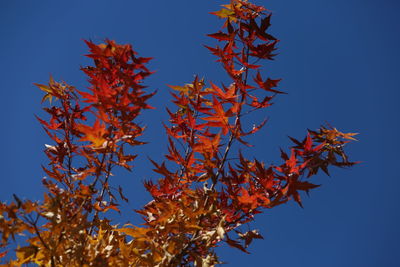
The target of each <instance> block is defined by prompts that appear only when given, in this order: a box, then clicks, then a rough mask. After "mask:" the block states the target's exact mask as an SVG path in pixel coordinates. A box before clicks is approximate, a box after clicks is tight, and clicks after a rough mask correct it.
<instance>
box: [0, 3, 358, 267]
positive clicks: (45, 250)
mask: <svg viewBox="0 0 400 267" xmlns="http://www.w3.org/2000/svg"><path fill="white" fill-rule="evenodd" d="M212 14H214V15H216V16H218V17H219V18H222V19H224V20H225V22H224V26H223V28H222V29H221V30H220V31H218V32H217V33H214V34H210V35H209V36H210V37H212V38H214V39H216V40H217V41H218V44H217V45H215V46H213V47H210V46H207V48H208V49H209V50H210V51H211V53H212V54H214V55H215V56H217V58H218V60H217V61H218V62H220V63H221V64H222V67H223V68H224V70H225V71H226V73H227V75H228V77H229V80H230V82H229V85H224V84H222V85H220V86H218V85H216V84H215V83H212V82H209V86H207V85H206V82H205V81H204V80H203V79H199V78H197V77H196V78H195V79H194V81H193V82H192V83H190V84H186V85H183V86H170V87H171V88H172V89H173V90H174V92H172V93H171V95H172V97H173V101H172V102H173V103H174V104H175V105H176V106H177V108H176V111H171V110H169V109H167V112H168V114H169V116H170V119H169V123H167V124H165V125H164V127H165V129H166V133H167V136H168V140H169V146H168V154H167V155H165V158H166V162H162V163H157V162H154V161H152V162H153V164H154V166H155V168H154V171H155V172H156V173H157V174H158V175H161V177H160V178H159V179H158V181H147V182H145V184H144V186H145V188H146V189H147V190H148V191H149V193H150V194H151V196H152V198H153V200H152V201H151V202H149V203H148V204H147V205H145V206H144V207H143V208H141V209H139V210H137V212H138V213H139V214H141V215H142V216H143V218H144V221H145V223H144V224H143V225H142V226H140V227H137V226H132V225H126V226H124V227H122V228H118V227H117V226H113V225H111V223H110V221H109V220H107V219H106V218H105V213H106V212H107V211H108V210H110V209H113V210H117V211H118V204H117V203H118V200H119V199H120V200H127V199H126V197H125V196H124V195H123V194H122V189H121V188H119V189H118V190H116V191H117V192H118V193H119V196H120V197H119V198H118V199H117V197H115V196H114V194H115V190H113V189H112V187H111V186H109V179H110V176H111V170H112V168H113V167H115V166H122V167H124V168H126V169H128V170H130V169H131V167H132V166H131V165H129V164H130V162H132V161H133V160H134V159H135V157H136V155H130V154H126V153H125V152H124V146H126V145H130V146H137V145H140V144H143V143H142V142H140V141H138V140H137V138H138V137H139V136H140V135H141V134H142V132H143V127H141V126H139V125H138V124H137V123H136V122H135V121H136V117H137V116H138V115H139V114H140V113H141V112H142V110H143V109H147V108H151V107H150V106H149V105H147V104H146V101H147V99H148V98H150V97H151V96H152V94H145V93H144V90H143V89H144V86H143V85H141V82H142V80H143V79H144V78H145V77H146V76H148V75H149V74H151V72H150V71H149V70H148V69H147V68H146V67H145V66H144V64H145V63H146V62H147V61H149V58H141V57H137V56H136V53H135V52H134V51H133V50H132V48H131V47H130V46H129V45H118V44H116V43H115V42H113V41H106V43H105V44H100V45H95V44H93V43H92V42H86V43H87V45H88V46H89V49H90V52H91V53H90V54H89V55H88V56H89V57H90V58H92V59H93V60H94V63H95V66H91V67H86V68H84V69H83V71H84V72H85V74H86V75H88V77H89V82H90V87H89V88H88V91H78V90H76V89H75V88H74V87H72V86H69V85H67V84H64V83H57V82H55V81H54V80H53V79H50V82H49V84H48V85H40V84H38V85H37V86H38V87H39V88H40V89H41V90H43V91H45V93H46V95H45V97H44V100H47V99H48V100H50V101H51V100H52V99H53V98H56V99H57V100H58V101H57V104H56V105H52V107H51V108H45V111H46V112H47V113H48V114H49V115H50V118H49V119H48V120H43V119H40V118H38V119H39V121H40V123H41V124H42V125H43V127H44V129H45V131H46V132H47V134H48V135H49V137H50V138H51V139H52V142H53V143H54V144H53V145H46V150H45V153H46V155H47V156H48V157H49V160H50V163H49V166H50V167H44V170H45V172H46V173H47V175H48V177H49V178H51V179H44V180H43V183H44V185H45V187H46V188H47V190H48V192H47V193H46V194H45V198H44V201H43V203H38V202H30V201H21V200H20V199H19V198H18V197H16V196H15V202H12V203H11V204H5V203H2V204H1V206H0V214H2V215H0V216H1V217H0V230H1V237H2V243H1V246H2V247H4V246H6V244H7V243H8V242H9V239H10V238H12V239H14V237H15V235H16V234H19V233H22V232H28V233H30V235H31V237H30V238H29V239H28V240H27V242H28V245H27V246H25V247H22V248H18V249H17V257H16V260H13V261H11V262H10V263H9V265H20V264H23V263H28V262H34V263H37V264H39V265H49V266H97V265H101V266H114V265H115V266H126V265H127V266H132V265H133V266H192V265H193V264H194V265H195V266H214V265H215V264H217V263H219V259H218V257H217V255H216V253H215V251H214V249H215V247H216V246H218V244H220V243H221V242H226V243H227V244H228V245H230V246H232V247H235V248H238V249H240V250H242V251H244V252H247V250H246V249H247V247H248V246H249V245H250V243H251V242H252V240H253V239H259V238H262V236H261V235H260V234H259V233H258V232H257V230H255V229H253V230H249V231H246V232H242V230H241V225H243V224H246V223H249V222H251V221H253V220H254V218H255V217H254V215H255V214H257V213H260V212H262V211H263V210H264V209H265V208H272V207H275V206H277V205H280V204H282V203H286V202H287V201H289V200H291V199H293V200H295V201H296V202H297V203H298V204H300V205H301V197H300V193H299V192H301V191H305V192H308V191H309V190H311V189H313V188H315V187H317V186H318V185H315V184H313V183H311V182H309V178H310V177H312V176H314V175H315V174H317V173H318V171H319V169H322V171H324V172H325V173H327V174H328V167H329V166H339V167H344V166H351V165H353V164H354V163H352V162H349V161H348V159H347V156H346V155H345V153H344V150H343V147H344V145H345V144H346V143H347V142H348V141H349V140H354V138H353V137H352V136H353V135H354V134H351V133H348V134H344V133H341V132H339V131H338V130H336V129H335V128H332V127H328V128H325V127H322V128H321V129H319V130H317V131H309V132H308V134H307V136H306V137H305V138H304V140H302V141H299V140H297V139H294V138H291V139H292V141H293V142H294V145H293V146H292V147H290V148H289V151H290V153H285V152H284V151H282V152H281V159H282V164H281V165H270V166H266V164H264V163H263V162H261V161H258V160H252V161H251V160H248V159H246V158H245V157H244V156H243V155H242V154H241V153H240V152H234V149H233V146H234V145H235V143H238V144H239V145H240V144H243V145H246V146H250V144H248V143H247V142H246V140H244V139H245V137H247V136H250V135H253V134H255V133H256V132H257V131H259V130H260V129H261V128H262V127H263V126H264V125H265V123H266V120H264V121H261V122H259V124H258V125H252V128H251V129H249V130H245V129H246V128H249V125H248V122H247V121H246V120H245V118H246V117H245V115H247V114H249V113H251V112H255V111H257V110H263V109H266V108H268V107H269V106H270V105H271V104H272V100H273V99H274V98H275V97H276V96H277V95H278V94H282V93H283V92H281V91H279V90H276V89H275V88H276V87H277V85H278V82H279V79H271V78H264V77H263V76H264V75H263V74H262V71H261V65H257V63H258V62H260V61H261V60H263V59H264V60H272V59H273V57H274V51H275V46H276V44H277V42H278V40H277V39H276V38H274V37H273V36H272V35H270V34H269V33H268V32H267V31H268V29H269V26H270V19H271V14H270V13H268V12H267V10H266V9H265V8H263V7H261V6H257V5H254V4H252V3H250V2H248V1H245V0H231V1H230V3H229V4H227V5H224V6H223V8H222V9H221V10H219V11H217V12H213V13H212ZM250 127H251V126H250ZM177 144H179V146H178V145H177ZM232 153H237V156H236V158H235V155H234V158H235V159H234V160H230V159H229V158H228V155H230V156H231V154H232ZM233 235H234V236H235V237H234V236H233ZM2 256H3V255H2Z"/></svg>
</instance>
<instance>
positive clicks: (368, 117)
mask: <svg viewBox="0 0 400 267" xmlns="http://www.w3.org/2000/svg"><path fill="white" fill-rule="evenodd" d="M260 2H261V1H260ZM262 2H263V3H264V4H265V5H266V7H267V8H269V9H270V10H272V11H273V12H274V15H273V19H272V23H273V26H272V32H273V33H274V35H275V36H276V37H277V38H279V39H280V40H281V43H280V45H279V53H280V54H279V56H278V57H277V58H276V61H275V62H272V63H268V65H267V68H265V70H266V71H267V73H269V74H270V76H272V77H273V78H277V77H280V78H283V81H282V84H281V85H282V87H281V89H282V90H284V91H286V92H288V93H289V94H288V95H285V96H281V97H280V98H279V99H278V100H277V101H276V105H275V106H273V107H272V108H270V109H269V110H268V112H267V114H266V115H267V116H269V117H270V121H269V124H268V125H267V126H266V127H265V128H264V129H263V130H262V131H261V132H259V133H258V134H257V135H256V136H255V137H254V139H252V140H251V141H252V142H253V143H254V144H257V146H256V149H255V150H254V155H255V156H256V157H257V158H259V159H260V160H264V161H265V162H274V161H276V160H277V159H278V155H279V147H280V146H282V147H285V146H286V145H288V143H289V142H288V141H287V135H291V136H294V137H301V136H303V135H304V134H305V130H306V129H307V128H310V129H315V128H318V127H319V126H320V125H321V124H323V123H324V122H325V121H328V122H329V123H331V124H333V125H334V126H336V127H338V128H339V129H341V130H343V131H351V132H359V133H360V135H359V136H358V138H359V140H360V141H359V142H357V143H355V144H352V145H351V146H349V147H348V151H349V154H350V156H351V158H352V159H354V160H360V161H363V163H362V164H360V165H358V166H356V167H354V168H352V169H350V170H343V169H339V170H334V171H332V178H329V177H325V176H322V175H321V177H317V179H316V180H314V181H316V182H317V183H322V184H323V186H322V187H320V188H318V189H316V190H314V191H313V192H311V196H310V198H308V197H304V206H305V209H301V208H299V207H298V206H297V205H295V204H287V205H283V206H281V207H279V208H276V209H272V210H268V211H266V214H264V215H260V216H259V217H258V218H257V222H256V223H254V224H253V226H254V227H256V228H258V229H260V231H261V233H262V234H263V235H264V237H265V240H262V241H257V242H255V243H254V244H253V246H252V247H251V248H250V251H251V252H252V254H251V255H245V254H243V253H241V252H240V251H237V250H234V249H224V248H222V249H221V250H220V251H221V256H222V260H224V261H226V262H228V263H229V264H228V265H227V266H274V267H275V266H280V267H292V266H307V267H321V266H322V267H337V266H341V267H354V266H360V267H375V266H385V267H392V266H393V267H395V266H399V263H398V261H399V260H398V254H399V252H400V246H399V243H398V242H399V241H398V240H399V239H400V227H399V225H400V210H399V204H400V200H399V193H398V191H399V187H400V174H399V171H398V170H397V167H396V165H398V164H399V162H398V161H399V160H398V157H399V156H398V150H399V142H398V141H396V140H397V138H398V137H399V130H400V127H399V122H400V121H399V117H398V116H399V114H400V112H399V111H400V110H399V105H398V101H399V99H400V92H399V89H400V88H399V77H400V68H399V62H400V52H399V47H400V30H399V29H400V28H399V26H400V25H399V20H398V11H399V10H400V9H399V8H400V2H398V1H396V0H336V1H327V0H306V1H298V0H287V1H282V0H280V1H278V0H270V1H262ZM222 3H224V1H212V0H201V1H188V0H179V1H178V0H171V1H166V0H152V1H133V0H125V1H123V0H114V1H108V0H107V1H106V0H85V1H50V0H46V1H22V0H13V1H1V2H0V36H1V42H0V59H1V60H0V73H1V79H0V99H1V100H2V104H1V105H0V116H1V128H0V129H1V130H0V140H1V142H2V153H1V155H0V169H1V186H0V200H1V201H4V200H7V199H11V197H12V193H13V192H14V193H16V194H17V195H19V196H20V197H21V198H24V197H25V198H31V199H41V198H42V192H43V189H42V187H41V183H40V181H41V178H42V177H43V176H44V173H43V171H42V169H41V167H40V165H41V164H46V158H45V156H44V154H43V153H42V151H43V149H44V144H45V143H49V142H50V141H49V140H48V139H47V137H46V136H45V134H44V132H43V131H42V130H41V128H40V126H39V124H38V122H37V121H36V120H35V118H34V114H38V115H40V114H43V113H42V112H41V105H40V100H41V97H42V94H41V92H40V91H39V90H38V89H36V88H35V87H34V86H33V85H32V83H33V82H38V83H45V82H46V81H47V80H48V77H49V74H52V75H53V76H54V77H55V78H56V79H58V80H65V81H67V82H68V83H69V84H71V85H75V86H76V87H78V88H84V87H85V86H86V82H85V79H86V78H85V77H84V76H83V73H82V72H81V71H79V67H80V66H84V65H86V64H88V63H89V60H88V59H86V58H85V57H83V55H84V54H86V53H87V52H86V47H85V45H84V43H83V42H82V39H84V38H86V39H92V40H93V41H99V42H100V41H101V40H103V39H104V38H110V39H115V40H116V41H118V42H122V43H125V42H129V43H132V44H133V46H134V48H135V49H136V50H137V51H138V52H139V53H140V54H141V55H143V56H151V57H154V58H155V59H154V61H153V62H152V63H151V68H152V69H153V70H156V71H157V73H156V74H154V75H153V76H152V77H151V78H150V79H149V80H148V82H147V84H148V85H149V86H150V87H151V88H155V89H158V90H159V92H158V94H157V95H156V96H155V97H154V99H153V100H152V102H151V103H152V105H154V106H156V107H157V108H158V109H157V110H156V111H149V112H146V113H145V114H144V116H143V117H142V120H143V122H144V123H146V124H147V125H148V130H147V134H146V135H145V139H146V140H147V141H149V142H150V144H149V145H147V146H146V147H143V148H142V150H141V151H142V152H143V156H142V157H141V158H140V159H139V161H138V162H137V168H136V169H135V171H134V172H133V173H131V174H130V173H126V172H120V173H117V176H116V177H115V181H116V182H121V183H122V184H123V185H124V187H125V192H127V194H128V195H129V196H130V199H131V207H130V209H133V208H138V207H140V206H141V205H142V204H144V203H145V202H146V201H147V199H148V195H147V194H146V193H145V192H144V191H143V188H142V187H141V181H143V180H144V179H147V178H150V177H153V178H154V177H157V175H155V174H153V173H151V172H150V171H148V167H149V164H148V163H147V158H146V157H147V156H149V157H152V158H154V159H161V157H162V152H163V151H165V149H166V138H165V136H164V135H161V133H163V130H162V126H161V122H162V121H165V120H166V116H165V114H164V112H163V111H164V106H165V105H166V104H167V101H168V100H167V99H169V95H168V89H167V87H166V84H174V85H179V84H183V83H185V82H190V81H191V80H192V79H193V75H194V74H198V75H200V76H204V77H206V78H207V79H211V80H212V81H214V82H218V81H223V80H224V79H225V76H223V72H222V71H221V69H220V67H219V65H218V64H216V63H213V61H214V60H215V58H214V57H213V56H211V55H210V54H209V53H208V51H207V50H206V49H205V48H204V47H203V46H202V44H210V43H212V42H213V41H212V40H210V38H207V37H206V36H205V35H206V34H207V33H213V32H216V31H217V30H218V28H219V25H220V21H219V20H218V19H217V18H215V17H214V16H212V15H210V14H208V12H210V11H215V10H217V9H219V6H218V5H219V4H222ZM260 118H261V117H260ZM127 210H129V209H127ZM120 219H121V220H122V222H126V221H127V220H132V221H133V222H136V223H139V221H138V220H137V216H136V215H135V214H134V213H133V212H131V213H129V214H128V215H125V216H123V217H122V218H120Z"/></svg>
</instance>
